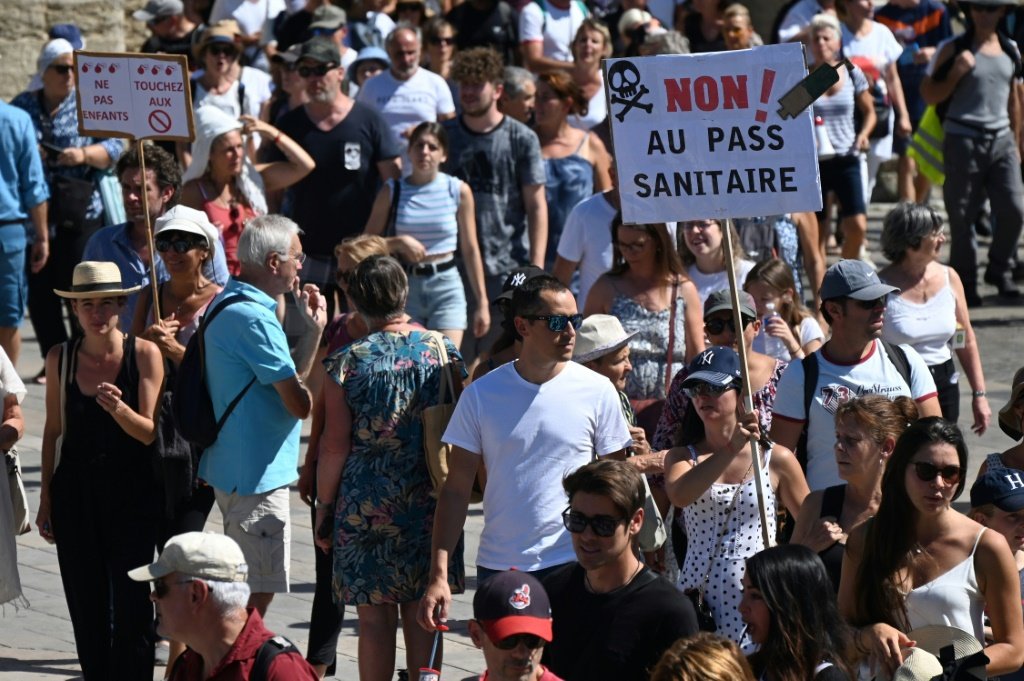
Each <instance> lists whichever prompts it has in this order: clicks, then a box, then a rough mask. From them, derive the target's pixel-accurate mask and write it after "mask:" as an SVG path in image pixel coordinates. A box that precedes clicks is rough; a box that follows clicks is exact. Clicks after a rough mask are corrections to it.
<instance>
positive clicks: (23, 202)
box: [0, 101, 50, 222]
mask: <svg viewBox="0 0 1024 681" xmlns="http://www.w3.org/2000/svg"><path fill="white" fill-rule="evenodd" d="M0 149H3V150H4V153H2V154H0V221H4V222H6V221H8V220H25V221H28V211H29V209H30V208H35V207H36V206H38V205H39V204H40V203H42V202H43V201H46V199H48V198H49V197H50V190H49V188H48V187H47V186H46V178H45V177H44V176H43V163H42V161H41V160H40V159H39V147H37V146H36V131H35V128H33V127H32V119H31V118H29V115H28V114H27V113H25V112H24V111H22V110H21V109H19V108H17V107H14V106H11V105H10V104H7V103H6V102H3V101H0Z"/></svg>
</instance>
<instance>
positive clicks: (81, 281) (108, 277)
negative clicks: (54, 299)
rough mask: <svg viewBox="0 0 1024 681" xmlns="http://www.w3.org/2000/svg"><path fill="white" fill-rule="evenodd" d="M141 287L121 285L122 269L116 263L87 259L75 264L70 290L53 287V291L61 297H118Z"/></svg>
mask: <svg viewBox="0 0 1024 681" xmlns="http://www.w3.org/2000/svg"><path fill="white" fill-rule="evenodd" d="M141 288H142V286H132V287H131V288H124V287H123V286H122V285H121V270H120V269H119V268H118V267H117V265H115V264H114V263H112V262H94V261H91V260H86V261H84V262H80V263H78V264H77V265H75V273H74V274H73V275H72V276H71V290H70V291H61V290H59V289H53V292H54V293H56V294H57V295H58V296H60V297H61V298H75V299H81V298H116V297H118V296H126V295H128V294H129V293H135V292H136V291H138V290H139V289H141Z"/></svg>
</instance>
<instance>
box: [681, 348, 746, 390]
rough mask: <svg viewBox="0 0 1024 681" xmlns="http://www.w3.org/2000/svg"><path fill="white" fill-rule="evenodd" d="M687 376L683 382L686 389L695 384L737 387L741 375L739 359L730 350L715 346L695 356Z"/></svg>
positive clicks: (733, 351)
mask: <svg viewBox="0 0 1024 681" xmlns="http://www.w3.org/2000/svg"><path fill="white" fill-rule="evenodd" d="M688 371H689V374H688V375H687V377H686V380H684V381H683V387H684V388H688V387H690V386H692V385H694V384H695V383H710V384H711V385H717V386H728V385H739V382H740V379H741V378H742V373H741V371H740V357H739V355H737V354H736V351H735V350H733V349H732V348H727V347H725V346H722V345H715V346H713V347H710V348H708V349H707V350H705V351H704V352H702V353H700V354H699V355H697V356H696V357H695V358H694V359H693V361H692V362H690V366H689V367H688Z"/></svg>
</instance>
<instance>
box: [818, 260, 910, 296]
mask: <svg viewBox="0 0 1024 681" xmlns="http://www.w3.org/2000/svg"><path fill="white" fill-rule="evenodd" d="M893 292H895V293H899V289H898V288H896V287H895V286H889V285H888V284H883V283H882V281H881V280H880V279H879V278H878V273H877V272H875V270H874V268H873V267H871V265H868V264H867V263H866V262H863V261H861V260H853V259H850V260H840V261H839V262H837V263H836V264H835V265H832V267H829V268H828V270H827V271H826V272H825V277H824V278H823V279H822V281H821V291H820V293H821V299H822V300H833V299H834V298H853V299H854V300H877V299H878V298H881V297H882V296H886V295H889V294H890V293H893Z"/></svg>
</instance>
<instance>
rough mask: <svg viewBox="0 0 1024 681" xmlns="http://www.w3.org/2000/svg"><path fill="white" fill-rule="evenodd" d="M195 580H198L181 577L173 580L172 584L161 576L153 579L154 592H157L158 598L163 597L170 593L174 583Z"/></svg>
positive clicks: (185, 582) (186, 582) (187, 582)
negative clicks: (175, 580)
mask: <svg viewBox="0 0 1024 681" xmlns="http://www.w3.org/2000/svg"><path fill="white" fill-rule="evenodd" d="M194 581H196V580H194V579H181V580H178V581H177V582H171V583H170V584H168V583H167V582H166V581H164V578H163V577H159V578H157V579H154V580H153V593H155V594H156V597H157V598H163V597H164V596H166V595H167V594H168V592H170V590H171V586H172V585H174V584H189V583H190V582H194Z"/></svg>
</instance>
